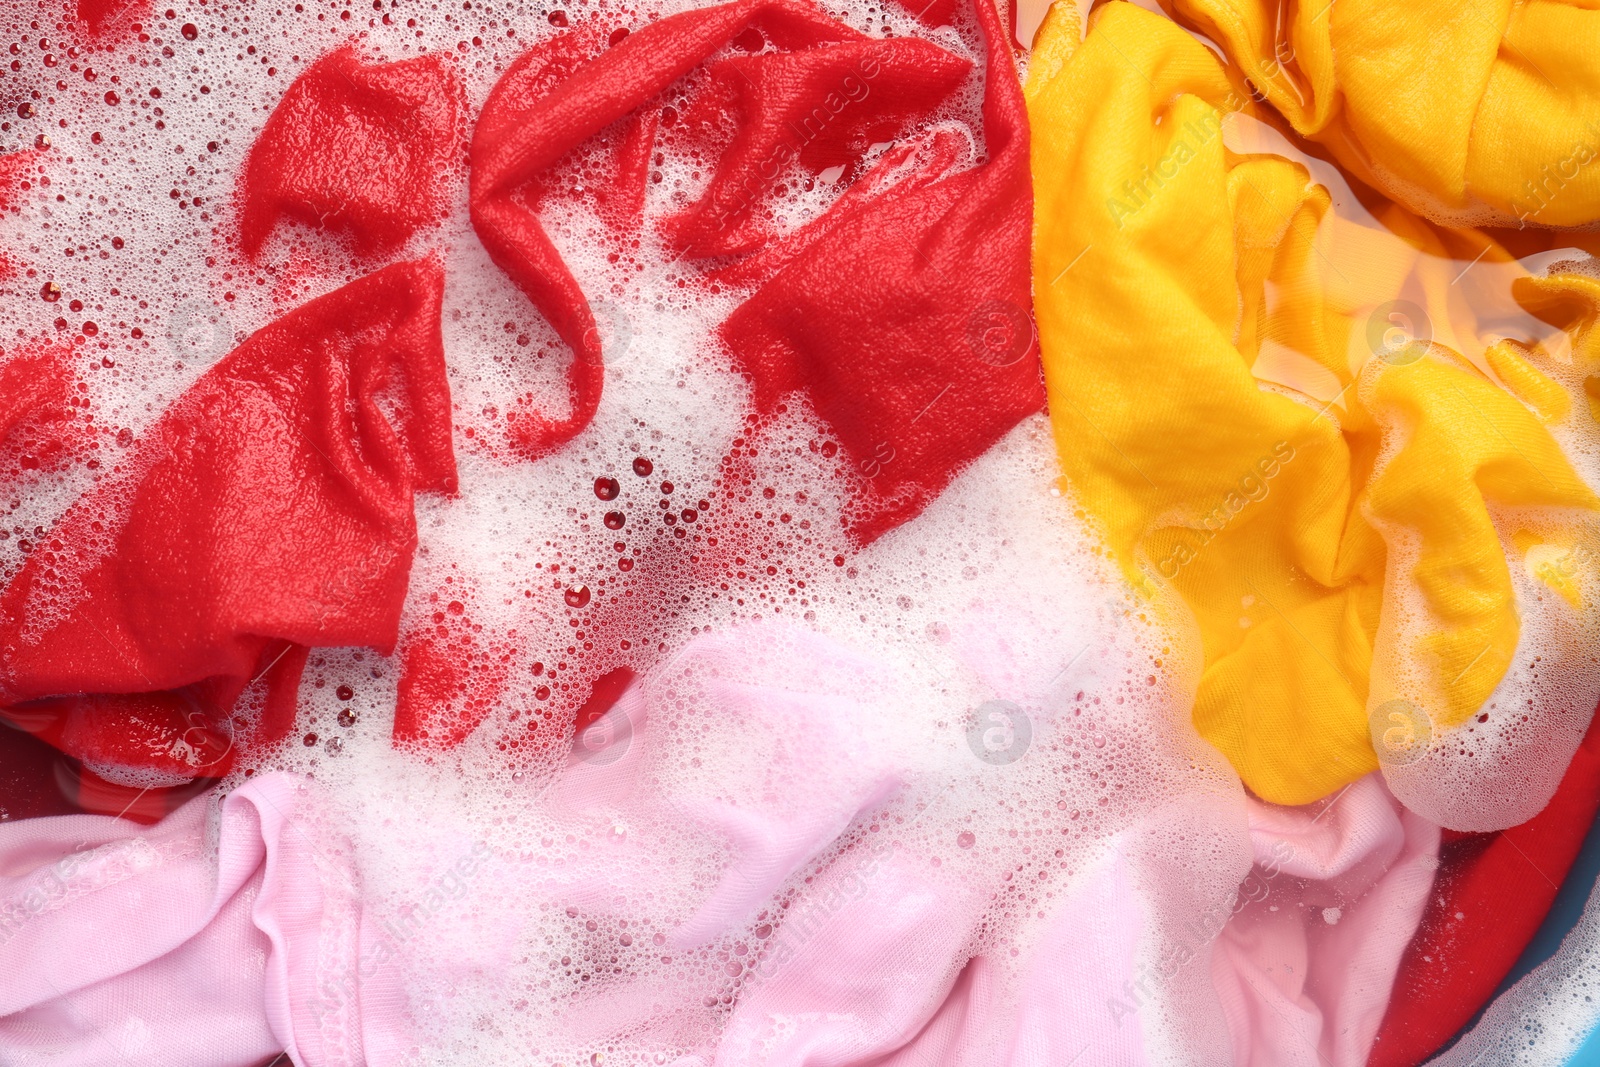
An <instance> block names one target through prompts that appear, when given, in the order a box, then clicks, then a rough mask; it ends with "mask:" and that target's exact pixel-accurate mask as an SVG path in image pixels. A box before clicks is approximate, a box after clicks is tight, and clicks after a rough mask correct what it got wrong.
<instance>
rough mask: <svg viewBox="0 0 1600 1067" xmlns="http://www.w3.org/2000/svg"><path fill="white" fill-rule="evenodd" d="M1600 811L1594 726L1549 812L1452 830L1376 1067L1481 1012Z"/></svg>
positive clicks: (1422, 1049)
mask: <svg viewBox="0 0 1600 1067" xmlns="http://www.w3.org/2000/svg"><path fill="white" fill-rule="evenodd" d="M1596 811H1600V725H1591V726H1590V728H1589V732H1588V734H1587V735H1586V736H1585V737H1584V740H1583V744H1582V745H1581V746H1579V748H1578V751H1577V753H1576V755H1574V756H1573V758H1572V763H1571V765H1570V766H1568V768H1567V772H1566V774H1565V775H1564V776H1563V778H1562V779H1561V787H1560V788H1559V789H1558V790H1556V795H1555V796H1554V797H1553V798H1551V800H1550V803H1549V804H1547V805H1546V806H1545V808H1544V810H1543V811H1541V812H1539V814H1538V815H1536V816H1535V817H1534V818H1532V819H1530V820H1529V821H1528V822H1526V823H1523V824H1522V825H1520V826H1514V827H1512V828H1510V829H1509V830H1502V831H1500V832H1499V833H1496V834H1453V833H1448V832H1447V833H1446V834H1445V835H1444V844H1443V846H1442V848H1441V849H1440V853H1439V876H1438V881H1437V882H1436V884H1435V886H1434V890H1433V892H1432V893H1431V894H1429V897H1428V901H1427V905H1428V906H1427V910H1426V911H1425V912H1424V914H1423V916H1422V921H1421V923H1420V925H1419V927H1418V929H1417V935H1416V937H1415V938H1413V939H1412V941H1411V943H1410V945H1408V946H1407V948H1406V952H1405V957H1404V959H1403V960H1402V961H1401V965H1400V969H1399V971H1398V973H1397V975H1396V977H1395V981H1394V992H1393V994H1392V995H1391V997H1390V1001H1389V1010H1388V1013H1387V1014H1386V1015H1385V1016H1384V1019H1383V1027H1382V1029H1380V1030H1379V1031H1378V1037H1377V1040H1376V1042H1375V1043H1374V1044H1373V1047H1372V1056H1371V1059H1370V1060H1369V1064H1370V1067H1416V1065H1417V1064H1420V1063H1423V1062H1425V1061H1426V1060H1427V1059H1428V1058H1429V1057H1431V1056H1432V1055H1433V1054H1434V1053H1435V1052H1436V1051H1438V1049H1439V1048H1440V1047H1441V1046H1442V1045H1443V1044H1444V1043H1445V1042H1446V1041H1448V1040H1449V1039H1450V1038H1451V1037H1452V1036H1453V1035H1454V1034H1456V1033H1457V1032H1458V1031H1459V1030H1460V1029H1461V1028H1462V1027H1463V1026H1465V1025H1466V1024H1467V1023H1468V1022H1469V1021H1470V1020H1471V1019H1472V1018H1473V1016H1475V1015H1476V1014H1477V1013H1478V1011H1479V1009H1481V1008H1482V1007H1483V1006H1484V1004H1486V1003H1488V1001H1489V998H1490V997H1491V996H1493V995H1494V992H1495V990H1496V989H1497V988H1499V986H1500V983H1501V981H1502V980H1503V979H1504V978H1505V977H1506V975H1507V974H1509V973H1510V971H1511V968H1512V967H1513V966H1514V965H1515V964H1516V962H1517V959H1518V958H1519V957H1520V956H1521V954H1522V952H1523V950H1524V949H1525V948H1526V947H1527V946H1528V943H1529V941H1530V940H1532V938H1533V936H1534V934H1535V933H1536V932H1537V931H1538V929H1539V924H1540V923H1542V922H1543V921H1544V918H1545V915H1546V914H1547V913H1548V912H1549V911H1550V906H1551V904H1552V903H1553V902H1554V901H1555V898H1556V892H1557V889H1558V887H1559V886H1561V885H1562V884H1563V883H1564V882H1565V881H1566V879H1567V874H1568V872H1569V871H1570V870H1571V869H1572V865H1573V863H1574V861H1575V860H1576V859H1577V857H1578V852H1579V850H1580V849H1581V848H1582V847H1583V842H1584V838H1585V836H1586V835H1587V834H1588V833H1589V830H1590V827H1591V826H1592V825H1593V823H1594V818H1595V813H1596Z"/></svg>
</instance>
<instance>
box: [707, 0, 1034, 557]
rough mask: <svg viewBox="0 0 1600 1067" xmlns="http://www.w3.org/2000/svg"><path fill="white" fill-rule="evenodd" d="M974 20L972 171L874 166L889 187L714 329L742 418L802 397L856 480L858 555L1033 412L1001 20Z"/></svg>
mask: <svg viewBox="0 0 1600 1067" xmlns="http://www.w3.org/2000/svg"><path fill="white" fill-rule="evenodd" d="M976 9H977V12H978V21H979V24H980V25H981V26H982V27H983V31H984V36H985V39H986V45H987V52H986V54H987V59H988V66H989V71H990V75H989V77H988V80H987V83H986V88H985V93H984V109H983V114H984V146H985V149H986V151H987V155H988V159H987V161H986V162H985V163H984V164H983V165H982V166H979V167H975V168H972V169H968V170H964V171H959V172H956V173H949V171H950V168H951V166H952V163H953V161H954V160H953V157H954V154H955V151H954V149H955V147H956V146H955V144H954V143H953V142H954V140H955V138H954V136H953V135H951V134H948V133H945V134H942V135H936V136H934V137H932V138H929V139H928V141H927V143H926V144H925V145H924V146H923V150H922V151H921V153H919V154H920V157H921V158H920V159H919V158H917V157H915V156H911V155H910V154H909V153H902V156H900V157H896V158H891V159H890V160H886V161H885V163H884V164H883V166H884V167H891V166H897V165H898V168H899V169H902V170H903V172H904V176H903V177H900V178H899V180H898V181H895V182H894V184H892V185H889V186H888V188H887V189H886V190H885V191H883V192H881V193H879V194H878V195H876V196H872V197H870V198H867V199H859V200H852V201H850V202H848V203H845V202H841V203H840V204H838V205H836V206H835V208H834V210H833V211H832V212H830V214H831V215H833V216H834V217H833V218H831V219H828V218H825V219H823V220H819V222H821V223H824V224H825V225H823V226H820V227H818V230H819V236H817V238H816V239H815V240H814V241H812V242H811V243H809V244H808V245H806V246H805V247H804V248H803V250H801V251H799V252H798V254H796V255H795V256H794V258H793V259H792V261H791V262H789V263H788V264H787V265H786V266H785V267H783V269H782V270H781V271H779V273H778V274H777V275H776V276H774V277H773V278H772V279H771V280H770V281H768V282H767V283H766V284H765V285H763V286H762V287H761V288H760V289H759V290H758V291H757V292H756V293H755V295H754V296H752V297H751V298H750V299H749V300H748V301H746V302H745V303H744V304H742V305H741V306H740V307H739V308H738V309H736V310H735V311H734V313H733V314H732V315H731V316H730V317H729V318H728V320H727V322H726V323H725V324H724V325H723V328H722V336H723V339H724V341H725V342H726V343H727V345H728V347H729V348H731V349H732V350H733V352H734V353H735V354H736V355H737V356H738V357H739V359H740V361H741V362H742V363H743V365H744V366H745V367H746V369H747V370H748V371H749V373H750V374H751V376H752V377H753V378H754V379H755V383H756V408H757V410H758V411H760V412H762V413H768V412H772V411H774V410H775V409H776V407H777V404H778V403H779V401H780V400H781V399H782V398H783V397H784V396H785V395H786V394H787V393H789V392H790V391H792V390H795V389H803V390H804V391H805V393H806V394H807V395H808V396H809V397H810V399H811V402H812V404H813V405H815V407H816V410H817V413H818V414H819V415H821V416H822V418H823V419H824V420H825V421H827V422H828V423H829V424H830V425H831V427H832V428H833V431H834V432H835V433H836V434H837V435H838V438H839V441H840V443H841V444H842V445H843V446H844V449H845V451H846V452H847V453H848V455H849V458H850V459H851V461H852V465H853V466H854V467H855V469H856V470H857V471H858V472H859V474H860V477H858V478H856V479H854V485H853V489H852V497H851V501H850V504H849V506H848V511H847V516H846V519H847V522H848V525H849V532H850V534H851V536H852V537H853V538H854V539H855V540H856V541H858V542H860V543H866V542H870V541H872V540H874V539H875V538H877V537H879V536H881V535H882V534H883V533H885V532H887V531H888V530H891V529H893V528H894V527H895V526H897V525H899V524H900V523H902V522H905V521H906V520H907V519H910V518H912V517H913V516H915V515H916V514H918V513H919V512H920V511H921V510H922V509H923V508H924V507H926V506H927V504H928V503H929V502H930V501H931V500H932V499H933V498H934V497H935V496H936V495H937V494H938V493H939V492H940V491H941V490H943V489H944V487H945V486H946V485H947V484H948V483H949V481H950V479H951V478H952V477H953V476H954V475H955V473H956V472H957V471H958V470H960V468H961V467H962V466H964V465H965V464H966V463H968V462H970V461H971V460H973V459H975V458H976V457H978V456H979V455H981V454H983V452H985V451H987V450H988V449H989V448H990V447H991V446H992V445H993V444H994V443H995V442H996V441H997V440H999V439H1000V437H1001V436H1002V435H1003V434H1004V433H1005V432H1006V431H1008V430H1010V429H1011V428H1012V427H1013V426H1015V425H1016V424H1017V423H1018V422H1019V421H1021V420H1022V419H1023V418H1024V417H1026V416H1027V415H1029V414H1030V413H1032V412H1035V411H1038V410H1040V409H1041V408H1042V407H1043V405H1044V385H1043V382H1042V380H1041V378H1040V373H1039V364H1038V344H1037V341H1036V339H1035V336H1034V330H1033V320H1032V307H1033V301H1032V288H1031V283H1030V278H1029V258H1028V257H1029V242H1030V240H1031V239H1032V224H1033V193H1032V186H1031V184H1030V179H1029V175H1028V143H1027V122H1026V115H1025V112H1024V110H1023V104H1022V94H1021V91H1020V89H1019V87H1018V84H1017V79H1016V77H1015V75H1014V73H1013V68H1012V66H1011V53H1010V45H1009V43H1008V39H1007V36H1006V34H1005V33H1004V31H1003V30H1002V28H1001V26H1000V19H999V15H998V14H997V13H996V11H995V9H994V7H993V6H992V5H991V4H990V3H988V2H987V0H978V2H977V4H976ZM890 180H891V179H890V178H889V177H888V176H887V175H880V177H879V178H878V179H877V181H879V182H882V183H884V184H887V183H888V182H889V181H890Z"/></svg>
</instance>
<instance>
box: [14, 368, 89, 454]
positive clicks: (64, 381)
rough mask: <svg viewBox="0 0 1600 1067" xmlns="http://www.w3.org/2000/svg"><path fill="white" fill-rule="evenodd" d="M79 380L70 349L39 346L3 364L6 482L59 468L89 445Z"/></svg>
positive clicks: (85, 402)
mask: <svg viewBox="0 0 1600 1067" xmlns="http://www.w3.org/2000/svg"><path fill="white" fill-rule="evenodd" d="M75 384H76V380H75V378H74V376H73V373H72V353H71V351H70V350H68V349H64V348H59V347H56V346H53V345H48V344H39V345H36V346H34V347H31V348H29V349H26V350H24V351H23V352H20V353H18V354H16V355H14V356H12V357H11V358H10V359H7V360H6V361H5V362H4V363H0V485H10V484H14V483H15V482H16V481H17V480H19V479H20V478H22V477H23V476H24V475H25V474H26V472H28V471H37V470H54V469H56V468H57V467H58V466H59V465H60V464H61V463H62V462H63V461H64V460H66V459H68V458H69V457H70V456H71V455H72V454H73V453H74V452H75V451H76V450H77V449H78V448H79V447H81V446H82V445H83V444H84V441H83V440H82V439H83V438H85V437H86V436H87V433H88V431H87V428H86V424H85V423H84V422H81V421H77V420H75V419H74V416H75V415H76V414H77V412H76V411H75V410H74V404H75V403H76V402H77V398H76V395H75V391H74V389H73V386H74V385H75ZM83 403H84V404H85V405H87V401H83Z"/></svg>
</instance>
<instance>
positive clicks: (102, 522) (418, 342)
mask: <svg viewBox="0 0 1600 1067" xmlns="http://www.w3.org/2000/svg"><path fill="white" fill-rule="evenodd" d="M442 285H443V278H442V274H441V271H440V270H439V267H438V266H437V264H435V263H432V262H430V261H416V262H407V263H398V264H395V265H393V266H391V267H387V268H385V269H383V270H381V271H378V272H377V273H375V274H371V275H368V276H367V277H365V278H362V279H360V280H358V281H355V282H352V283H350V284H349V285H346V286H344V287H343V288H341V289H338V290H336V291H335V292H333V293H330V294H328V295H326V296H324V297H321V298H319V299H317V300H313V301H311V302H310V303H308V304H306V305H304V306H303V307H301V308H299V309H298V310H296V311H294V312H291V313H290V314H288V315H286V316H284V317H283V318H281V319H279V320H277V321H276V322H274V323H273V324H272V325H270V326H268V327H266V328H265V329H262V330H260V331H259V332H257V333H256V334H255V335H253V336H252V337H251V338H250V339H249V340H248V341H246V342H245V343H244V344H243V345H241V346H239V347H238V348H237V349H235V350H234V351H233V352H232V353H230V354H229V355H228V356H226V357H225V358H223V359H222V360H220V361H219V362H218V363H217V365H216V366H214V367H213V368H211V369H210V370H209V371H207V372H206V373H205V374H204V375H202V376H201V377H200V379H199V380H198V381H197V382H195V384H194V385H193V386H191V387H190V388H189V389H188V391H186V392H185V393H184V394H183V395H182V396H181V397H180V398H179V399H178V400H177V401H176V402H175V403H174V404H173V405H172V406H171V407H170V408H169V409H168V410H167V411H166V413H164V414H163V415H162V417H161V418H160V420H159V421H158V422H156V423H155V425H153V426H152V427H151V428H150V429H149V431H148V432H147V433H146V434H145V435H144V437H143V439H142V440H140V441H138V442H137V443H136V444H133V447H132V448H131V450H130V451H128V452H126V453H125V454H124V455H123V457H122V461H121V463H120V464H119V465H118V468H117V470H115V471H113V472H112V476H110V477H107V478H105V479H104V480H102V481H101V482H100V483H99V484H98V485H97V486H96V487H95V488H94V489H92V490H91V491H90V492H89V493H88V494H86V495H85V496H84V497H83V498H81V499H80V500H79V501H78V502H77V503H75V504H74V505H73V506H72V507H71V508H70V509H69V510H68V511H67V513H66V514H65V515H63V516H62V518H61V519H60V520H59V521H58V522H57V523H56V524H55V525H54V527H53V528H52V529H51V530H50V531H49V532H48V533H47V535H46V536H45V537H44V538H42V539H41V543H40V544H39V545H38V546H37V548H36V549H35V550H34V551H33V552H32V553H31V554H30V555H28V556H27V558H26V562H25V563H24V564H23V565H22V568H21V569H20V570H19V571H18V572H17V573H16V575H15V576H14V577H13V578H12V579H11V581H10V583H9V584H8V585H7V586H6V588H5V589H4V591H3V592H0V615H3V621H0V645H3V652H0V714H3V715H4V717H5V718H6V719H7V720H8V721H10V722H12V723H13V724H15V725H18V726H21V727H22V728H23V729H26V730H28V731H29V732H31V733H34V734H37V735H38V736H41V737H43V738H45V739H46V740H48V741H49V742H50V743H51V744H53V745H55V746H57V747H58V748H60V749H61V750H62V751H64V752H66V753H68V754H69V755H72V756H74V757H76V758H78V759H81V760H83V761H84V762H85V764H86V765H87V766H89V768H90V769H91V770H93V771H95V772H96V773H98V774H102V775H106V776H108V777H112V778H113V779H116V778H117V777H118V775H119V774H120V775H121V776H122V781H123V782H124V784H137V785H141V786H150V785H171V784H174V783H175V782H181V781H186V780H189V779H192V778H194V777H196V776H197V775H199V774H202V773H204V774H209V775H212V776H220V775H222V774H224V773H226V771H227V769H228V767H229V766H230V765H231V763H232V761H233V759H234V757H235V755H236V752H237V748H238V747H243V746H244V745H245V744H247V743H265V742H270V741H273V740H276V739H278V738H280V737H282V736H283V734H284V733H285V732H286V731H287V730H288V729H290V727H291V726H292V725H293V722H294V701H295V692H296V688H297V686H298V682H299V677H300V670H301V667H302V666H303V665H304V662H305V655H306V650H307V648H309V647H311V646H343V645H356V646H361V645H370V646H373V647H375V648H379V649H385V650H386V649H389V648H392V647H393V645H394V642H395V640H396V637H397V632H398V628H399V618H400V609H401V606H402V603H403V601H404V599H405V592H406V581H407V578H408V576H409V573H410V568H411V556H412V553H413V551H414V549H415V547H416V520H415V517H414V515H413V510H412V501H413V497H414V494H415V493H417V492H419V491H432V492H449V491H453V490H454V488H455V458H454V453H453V452H452V443H451V436H450V434H451V423H450V397H449V387H448V384H447V382H446V380H445V368H444V352H443V348H442V345H441V342H440V336H439V301H440V295H441V291H442ZM129 443H130V444H132V442H131V441H130V442H129ZM257 682H261V683H262V685H256V684H255V683H257ZM247 689H249V692H248V693H247V692H246V690H247ZM241 698H243V699H241ZM236 742H237V744H236ZM140 772H143V773H140ZM130 773H131V774H132V775H133V777H132V778H129V777H128V774H130ZM152 775H154V777H152Z"/></svg>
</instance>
